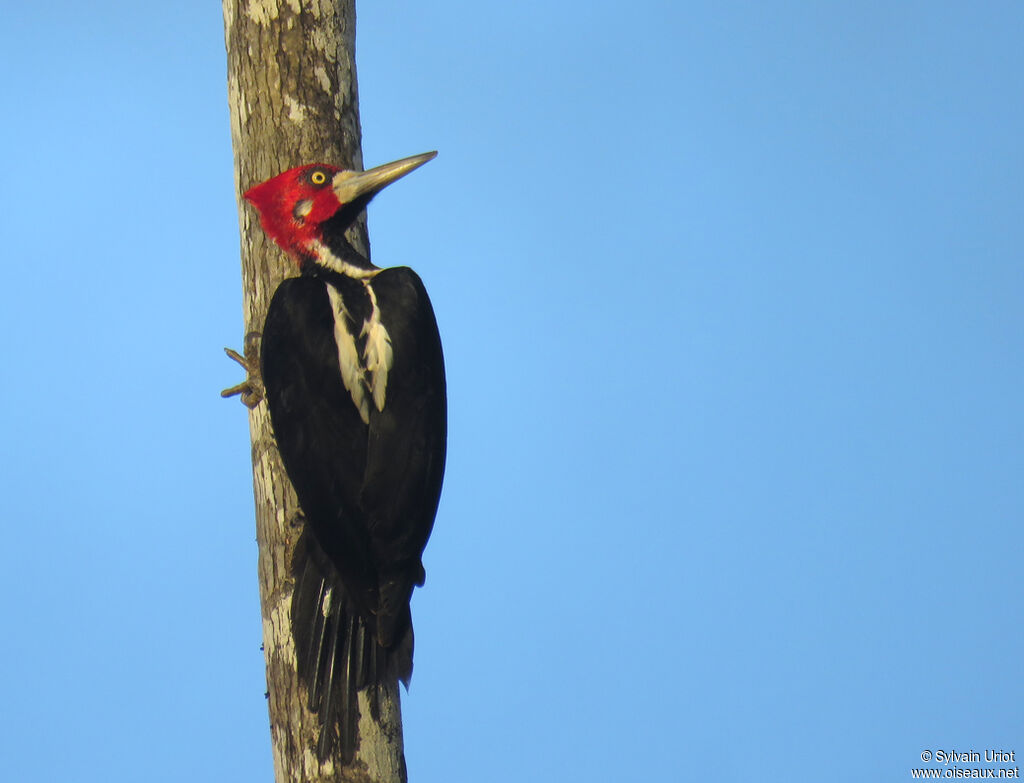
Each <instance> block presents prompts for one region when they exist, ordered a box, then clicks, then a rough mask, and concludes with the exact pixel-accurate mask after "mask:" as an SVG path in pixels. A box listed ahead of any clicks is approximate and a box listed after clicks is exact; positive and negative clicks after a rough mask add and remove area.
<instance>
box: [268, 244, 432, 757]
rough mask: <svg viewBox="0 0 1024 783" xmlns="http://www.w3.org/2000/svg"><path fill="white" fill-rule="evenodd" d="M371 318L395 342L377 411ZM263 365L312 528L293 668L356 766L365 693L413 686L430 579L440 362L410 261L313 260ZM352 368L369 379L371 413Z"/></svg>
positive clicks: (276, 299) (301, 572) (304, 541)
mask: <svg viewBox="0 0 1024 783" xmlns="http://www.w3.org/2000/svg"><path fill="white" fill-rule="evenodd" d="M332 288H333V291H334V294H333V297H334V300H333V301H332V294H331V293H330V289H332ZM337 302H340V303H343V309H341V310H340V311H339V308H338V307H337V306H336V303H337ZM374 317H375V318H376V319H377V322H378V323H379V325H380V326H382V327H383V328H384V330H386V332H383V333H379V334H385V333H386V336H387V341H388V343H389V346H390V350H391V357H390V358H391V364H390V367H389V368H388V369H387V370H386V374H385V375H386V384H385V388H384V395H383V398H384V399H383V406H382V407H380V408H379V409H378V406H377V404H376V403H375V400H374V398H373V388H372V383H371V381H372V380H373V375H372V372H371V371H370V369H368V367H367V361H366V355H367V340H370V339H373V332H372V331H371V332H370V333H369V334H368V333H367V325H368V324H370V323H371V321H373V319H374ZM339 328H342V329H343V331H342V336H341V338H339V335H338V330H339ZM379 334H378V337H379ZM348 337H350V338H351V340H352V344H353V347H354V349H355V350H354V354H352V352H351V351H350V355H349V357H348V358H349V359H351V356H352V355H354V356H355V357H356V360H357V361H358V362H359V363H360V366H358V367H353V366H349V367H347V368H346V367H343V366H342V365H343V363H344V362H345V358H340V356H339V339H342V341H344V340H345V339H346V338H348ZM261 370H262V377H263V384H264V387H265V390H266V400H267V403H268V405H269V409H270V417H271V422H272V424H273V428H274V435H275V438H276V440H277V445H278V449H279V450H280V453H281V459H282V461H283V463H284V466H285V470H286V471H287V473H288V477H289V478H290V479H291V482H292V484H293V486H294V487H295V491H296V494H297V495H298V499H299V505H300V506H301V509H302V512H303V514H304V516H305V523H306V524H305V528H304V530H303V533H302V536H301V539H300V542H299V544H298V546H297V547H296V553H295V558H294V561H293V574H294V578H295V591H294V593H293V599H292V631H293V636H294V639H295V645H296V656H297V659H298V672H299V676H300V678H301V680H302V681H303V683H304V684H305V686H306V688H307V690H308V697H309V706H310V709H312V710H314V711H316V712H317V713H318V714H319V716H320V720H321V726H322V729H321V736H320V745H319V755H320V756H321V758H324V757H326V756H327V755H328V754H329V753H330V751H331V747H332V745H333V743H334V741H335V734H336V732H337V730H338V728H339V727H340V741H341V750H342V756H343V758H344V759H345V760H346V761H350V760H351V759H352V757H353V754H354V751H355V742H356V723H357V720H358V708H357V698H356V693H357V691H358V690H361V689H364V688H369V689H370V697H371V698H370V703H371V707H373V706H374V705H375V704H376V701H375V693H376V688H377V686H378V685H379V684H381V683H384V682H386V681H388V680H389V679H391V680H392V681H393V680H395V679H397V680H402V681H403V682H404V683H406V684H408V681H409V678H410V676H411V674H412V652H413V631H412V620H411V616H410V611H409V600H410V596H411V594H412V590H413V588H414V586H417V585H421V584H422V583H423V579H424V570H423V566H422V562H421V555H422V553H423V549H424V547H425V545H426V542H427V538H428V537H429V535H430V531H431V528H432V526H433V521H434V515H435V513H436V510H437V504H438V500H439V497H440V491H441V482H442V476H443V472H444V461H445V438H446V400H445V375H444V361H443V357H442V352H441V341H440V337H439V335H438V330H437V324H436V321H435V318H434V312H433V309H432V307H431V304H430V300H429V298H428V297H427V293H426V290H425V289H424V287H423V284H422V282H421V281H420V279H419V277H418V276H417V275H416V273H415V272H413V271H412V270H411V269H408V268H404V267H399V268H392V269H384V270H376V269H375V268H374V267H372V266H370V265H369V263H368V262H366V261H365V259H364V260H363V268H362V269H361V270H359V276H353V275H351V274H345V273H343V272H339V271H335V270H333V269H331V268H329V267H327V266H326V265H323V264H320V263H315V262H311V263H307V264H304V265H303V274H302V276H301V277H297V278H292V279H288V280H285V281H284V282H283V283H281V285H280V286H279V287H278V289H277V291H276V292H275V293H274V296H273V298H272V300H271V303H270V307H269V310H268V313H267V318H266V322H265V325H264V329H263V338H262V349H261ZM346 372H347V373H348V374H349V376H350V378H351V377H355V378H356V381H355V383H357V384H360V383H361V384H362V388H361V394H362V400H363V402H364V412H363V413H361V411H360V407H359V405H357V402H356V400H355V398H356V396H357V392H353V390H352V389H349V388H346V386H345V381H344V380H343V378H344V376H345V373H346ZM376 380H377V382H379V381H380V378H377V379H376ZM367 412H368V415H366V417H365V418H366V420H364V414H365V413H367Z"/></svg>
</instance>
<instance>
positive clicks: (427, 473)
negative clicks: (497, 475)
mask: <svg viewBox="0 0 1024 783" xmlns="http://www.w3.org/2000/svg"><path fill="white" fill-rule="evenodd" d="M372 287H373V289H374V294H375V296H376V300H377V306H378V308H379V309H380V312H381V313H382V318H383V323H384V324H385V326H386V328H387V338H388V340H389V341H390V348H391V356H392V359H393V362H392V366H391V368H390V370H389V372H388V378H387V385H386V389H385V396H384V405H383V408H382V409H381V410H377V407H376V406H374V407H373V409H372V411H371V414H370V431H369V438H368V441H367V451H366V471H365V474H364V477H363V491H362V496H361V506H362V509H363V512H364V514H365V515H366V519H367V525H368V527H369V530H370V535H371V539H372V545H373V547H374V552H375V556H376V559H377V561H378V563H382V564H393V565H396V566H400V567H401V568H402V569H406V570H409V569H412V570H415V571H417V573H413V574H412V577H411V578H412V580H413V582H418V581H419V580H421V579H422V573H421V572H418V569H419V568H420V561H419V558H420V555H421V554H422V552H423V547H424V546H425V545H426V542H427V538H428V537H429V536H430V530H431V527H432V526H433V522H434V514H435V512H436V511H437V503H438V500H439V498H440V495H441V481H442V477H443V475H444V461H445V438H446V434H447V408H446V396H445V375H444V358H443V356H442V353H441V338H440V336H439V335H438V331H437V322H436V320H435V318H434V310H433V308H432V307H431V304H430V299H429V298H428V297H427V292H426V289H425V288H424V287H423V283H422V282H421V280H420V278H419V276H418V275H417V274H416V273H415V272H413V271H412V270H411V269H408V268H406V267H396V268H392V269H385V270H384V271H383V272H381V273H379V274H378V275H377V276H376V277H374V278H373V282H372ZM383 570H386V569H382V571H383ZM384 576H385V574H384V573H382V578H384Z"/></svg>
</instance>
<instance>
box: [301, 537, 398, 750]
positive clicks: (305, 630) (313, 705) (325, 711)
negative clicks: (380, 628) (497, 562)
mask: <svg viewBox="0 0 1024 783" xmlns="http://www.w3.org/2000/svg"><path fill="white" fill-rule="evenodd" d="M292 569H293V573H294V575H295V592H294V593H293V594H292V637H293V638H294V640H295V655H296V659H297V661H298V672H299V679H300V681H301V682H302V684H303V685H304V686H305V688H306V694H307V699H308V706H309V709H310V711H311V712H315V713H317V715H318V716H319V718H320V740H319V742H318V744H317V755H318V756H319V758H320V760H321V761H324V760H325V759H327V758H328V757H329V756H330V755H331V752H332V749H333V748H334V743H335V742H338V741H340V743H341V757H342V760H343V761H344V762H345V763H346V764H348V763H350V762H351V761H352V759H353V758H354V757H355V751H356V746H357V743H358V732H357V729H358V725H359V701H358V698H357V694H358V692H359V691H362V690H364V689H369V690H368V696H369V704H370V713H371V715H372V716H373V718H374V720H379V719H380V706H379V686H380V685H382V684H384V683H387V682H397V681H398V680H401V681H402V682H404V683H405V684H406V685H408V684H409V677H410V676H411V675H412V647H413V635H412V623H409V624H408V627H407V629H406V630H405V632H404V633H403V634H402V638H401V639H400V640H398V641H397V642H396V643H393V644H392V645H391V646H389V647H387V648H385V647H383V646H381V644H380V643H379V641H378V638H377V637H378V634H377V629H376V623H375V620H374V618H373V617H372V616H369V617H367V616H364V614H362V613H360V611H359V610H358V608H357V607H356V605H355V603H354V602H353V601H352V599H351V597H350V595H349V593H348V591H347V590H346V588H345V585H344V583H343V582H342V581H341V577H340V576H339V574H338V572H337V570H336V569H335V568H334V566H333V565H332V564H331V563H330V561H329V560H328V559H327V558H326V557H325V556H324V555H323V553H322V552H321V551H320V548H319V546H317V544H316V542H315V540H314V539H313V537H312V535H311V534H310V533H309V532H308V531H307V532H304V533H303V535H302V537H301V538H300V540H299V543H298V547H297V548H296V551H295V559H294V561H293V564H292Z"/></svg>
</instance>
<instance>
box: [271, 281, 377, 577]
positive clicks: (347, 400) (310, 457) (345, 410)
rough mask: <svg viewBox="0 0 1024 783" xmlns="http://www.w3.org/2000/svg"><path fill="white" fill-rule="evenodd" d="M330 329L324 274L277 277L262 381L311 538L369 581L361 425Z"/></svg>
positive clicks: (364, 428)
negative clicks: (362, 504)
mask: <svg viewBox="0 0 1024 783" xmlns="http://www.w3.org/2000/svg"><path fill="white" fill-rule="evenodd" d="M334 331H335V316H334V311H333V308H332V304H331V301H330V298H329V296H328V293H327V285H326V284H325V282H324V281H323V280H321V279H318V278H314V277H297V278H291V279H288V280H285V281H284V282H282V283H281V285H280V286H278V288H277V290H276V291H275V292H274V296H273V298H272V299H271V302H270V307H269V309H268V311H267V318H266V321H265V324H264V328H263V340H262V349H261V366H262V374H263V385H264V388H265V389H266V399H267V405H268V406H269V409H270V419H271V422H272V424H273V426H274V437H275V439H276V441H277V446H278V449H279V450H280V452H281V459H282V461H283V462H284V466H285V470H286V471H287V472H288V477H289V478H290V479H291V482H292V485H293V486H294V487H295V492H296V494H297V495H298V498H299V504H300V505H301V506H302V511H303V512H304V514H305V515H306V520H307V523H308V524H309V525H310V526H311V527H312V529H313V531H314V533H315V535H316V538H317V541H318V542H319V543H320V545H321V547H322V548H323V550H324V552H325V554H327V555H328V557H330V559H331V560H332V561H334V562H335V564H336V565H338V566H339V567H340V568H341V571H342V572H343V573H345V574H346V575H347V577H348V578H349V579H352V578H353V577H355V576H358V575H359V574H360V573H362V574H366V575H367V576H368V577H369V578H370V579H371V580H374V581H375V577H372V576H370V575H369V573H368V571H367V566H368V565H369V564H370V563H371V561H372V555H371V553H370V551H369V542H368V538H367V536H366V532H365V524H364V522H363V519H362V516H363V515H362V512H361V510H360V496H361V493H362V489H363V473H364V468H365V465H366V460H367V425H366V424H365V423H364V422H363V420H362V418H361V416H360V413H359V409H358V408H357V407H356V406H355V405H354V404H353V401H352V396H351V394H350V393H349V391H347V390H346V389H345V387H344V384H343V382H342V376H341V370H340V365H339V359H338V344H337V342H336V340H335V337H334ZM352 587H355V585H352Z"/></svg>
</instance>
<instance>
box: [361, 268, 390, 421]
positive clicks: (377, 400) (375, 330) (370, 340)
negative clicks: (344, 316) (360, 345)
mask: <svg viewBox="0 0 1024 783" xmlns="http://www.w3.org/2000/svg"><path fill="white" fill-rule="evenodd" d="M364 285H365V286H366V292H367V293H368V294H369V295H370V304H372V305H373V309H372V310H371V311H370V317H369V318H368V319H366V321H364V322H363V331H362V333H361V334H360V335H359V336H360V337H365V338H366V347H365V348H364V349H363V362H364V363H365V366H366V371H367V372H368V373H369V374H370V392H371V393H372V394H373V404H374V405H376V406H377V410H379V411H382V410H384V397H385V394H386V393H387V388H388V370H390V369H391V365H392V363H393V361H394V355H393V354H392V352H391V335H389V334H388V330H387V329H386V328H385V327H384V324H382V323H381V322H380V310H379V309H378V308H377V295H376V294H375V293H374V292H373V286H371V285H370V282H369V281H365V282H364Z"/></svg>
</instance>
